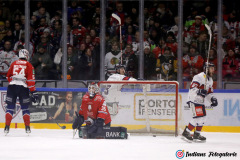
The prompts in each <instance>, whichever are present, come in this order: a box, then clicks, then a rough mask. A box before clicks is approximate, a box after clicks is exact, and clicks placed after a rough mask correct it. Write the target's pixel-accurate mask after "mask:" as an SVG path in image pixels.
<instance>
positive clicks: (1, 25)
mask: <svg viewBox="0 0 240 160" xmlns="http://www.w3.org/2000/svg"><path fill="white" fill-rule="evenodd" d="M4 25H5V24H4V22H3V21H0V41H2V39H3V37H4V36H6V34H7V31H6V30H5V27H4Z"/></svg>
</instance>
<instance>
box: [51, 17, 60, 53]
mask: <svg viewBox="0 0 240 160" xmlns="http://www.w3.org/2000/svg"><path fill="white" fill-rule="evenodd" d="M51 36H52V42H51V43H52V45H53V47H54V48H55V49H54V50H55V51H57V50H58V49H59V47H60V45H61V44H60V42H61V38H62V21H60V20H57V21H56V22H55V23H54V28H53V30H52V34H51Z"/></svg>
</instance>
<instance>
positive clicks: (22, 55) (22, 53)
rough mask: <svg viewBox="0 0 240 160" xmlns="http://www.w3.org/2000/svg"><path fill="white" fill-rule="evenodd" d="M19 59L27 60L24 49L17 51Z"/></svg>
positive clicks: (27, 54)
mask: <svg viewBox="0 0 240 160" xmlns="http://www.w3.org/2000/svg"><path fill="white" fill-rule="evenodd" d="M19 58H23V59H26V60H28V59H29V52H28V51H27V50H26V49H21V50H20V51H19Z"/></svg>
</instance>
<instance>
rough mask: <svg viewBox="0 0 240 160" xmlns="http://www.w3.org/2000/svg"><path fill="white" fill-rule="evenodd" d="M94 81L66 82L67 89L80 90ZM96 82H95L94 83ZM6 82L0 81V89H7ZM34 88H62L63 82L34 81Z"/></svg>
mask: <svg viewBox="0 0 240 160" xmlns="http://www.w3.org/2000/svg"><path fill="white" fill-rule="evenodd" d="M93 81H94V80H88V81H83V80H69V81H67V84H68V88H81V87H86V88H87V86H88V84H89V83H91V82H93ZM94 82H97V81H94ZM7 86H8V81H7V80H5V79H3V80H0V87H7ZM36 87H37V88H42V87H48V88H63V81H61V80H36Z"/></svg>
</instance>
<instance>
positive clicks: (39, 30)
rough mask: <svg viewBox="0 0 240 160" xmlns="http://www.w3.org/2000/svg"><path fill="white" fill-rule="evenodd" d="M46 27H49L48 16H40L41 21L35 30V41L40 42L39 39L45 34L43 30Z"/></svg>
mask: <svg viewBox="0 0 240 160" xmlns="http://www.w3.org/2000/svg"><path fill="white" fill-rule="evenodd" d="M46 28H49V27H48V24H47V23H46V18H44V17H42V18H40V23H39V25H38V28H37V29H36V30H35V31H34V34H35V37H34V42H35V44H38V42H39V40H40V38H41V36H42V34H43V31H44V30H45V29H46Z"/></svg>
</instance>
